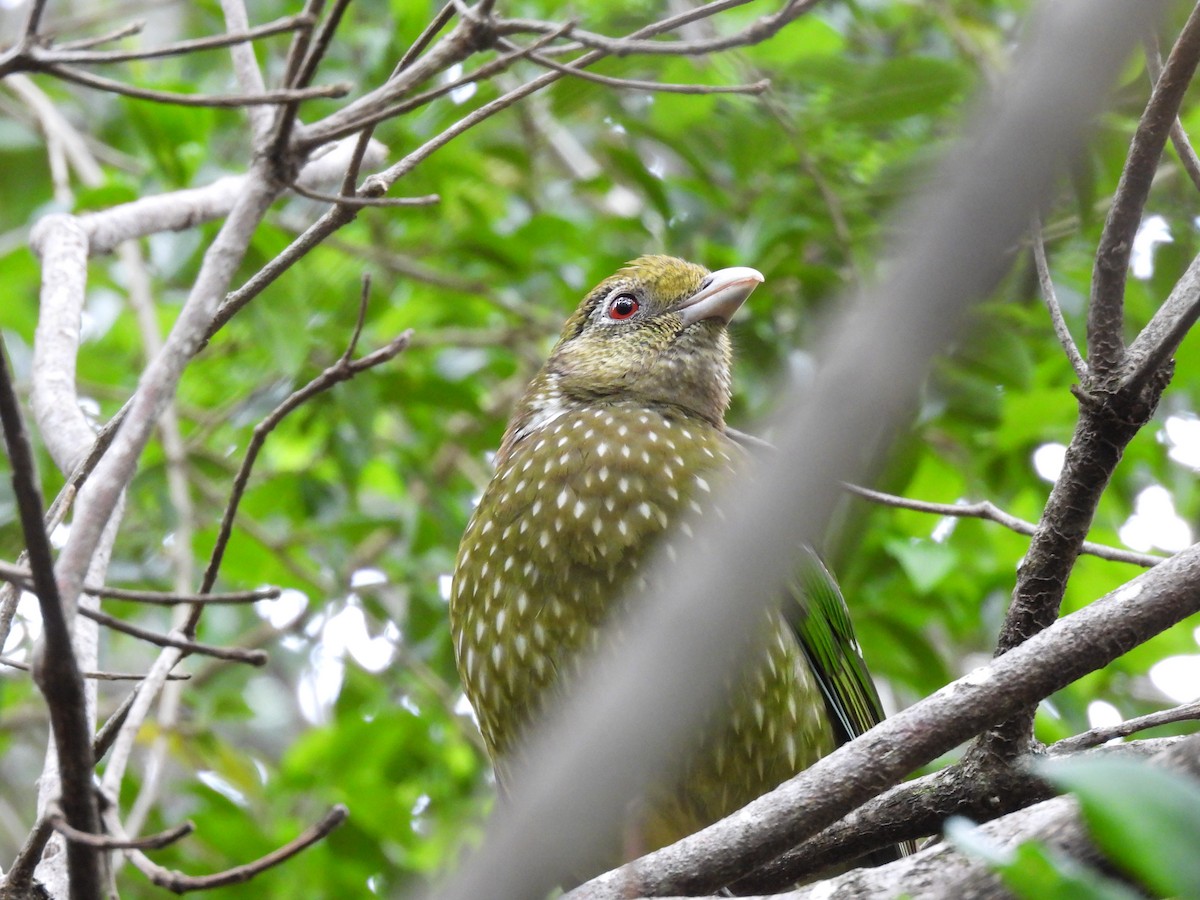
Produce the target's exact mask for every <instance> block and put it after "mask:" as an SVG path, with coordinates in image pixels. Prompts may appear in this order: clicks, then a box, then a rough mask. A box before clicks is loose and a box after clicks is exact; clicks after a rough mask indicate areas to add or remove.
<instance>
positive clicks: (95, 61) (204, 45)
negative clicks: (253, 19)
mask: <svg viewBox="0 0 1200 900" xmlns="http://www.w3.org/2000/svg"><path fill="white" fill-rule="evenodd" d="M312 24H313V19H312V17H311V16H308V15H305V14H304V13H301V14H299V15H295V16H284V17H283V18H281V19H275V20H274V21H273V22H268V23H266V24H265V25H256V26H255V27H253V28H247V29H246V30H245V31H232V32H226V33H225V34H214V35H210V36H209V37H202V38H194V39H192V40H188V41H176V42H175V43H171V44H164V45H163V46H161V47H152V48H150V49H149V50H81V49H71V48H68V47H67V45H65V44H64V45H62V46H59V47H49V48H47V49H45V50H42V51H38V52H37V53H36V55H35V59H37V60H38V61H39V62H46V63H57V64H67V65H81V64H87V65H101V64H105V63H118V62H130V61H132V60H142V59H162V58H163V57H168V56H182V55H183V54H185V53H196V52H197V51H200V50H216V49H219V48H221V47H229V46H231V45H233V44H244V43H246V42H248V41H256V40H258V39H259V38H265V37H270V36H271V35H275V34H283V33H284V32H287V31H294V30H295V29H298V28H310V27H311V26H312ZM134 30H135V32H136V31H137V30H140V25H139V26H138V27H136V28H135V29H134ZM130 33H131V32H130V30H129V28H124V29H122V30H121V31H120V32H115V33H113V34H111V35H105V36H104V37H103V38H90V39H89V41H92V42H101V41H103V42H107V41H110V40H114V39H116V38H120V37H126V36H128V34H130Z"/></svg>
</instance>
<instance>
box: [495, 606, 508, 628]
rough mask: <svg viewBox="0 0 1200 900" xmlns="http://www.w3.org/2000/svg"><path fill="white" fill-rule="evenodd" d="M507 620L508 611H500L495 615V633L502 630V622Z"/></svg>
mask: <svg viewBox="0 0 1200 900" xmlns="http://www.w3.org/2000/svg"><path fill="white" fill-rule="evenodd" d="M507 618H508V610H506V609H501V610H500V612H498V613H497V614H496V631H497V632H500V631H503V630H504V622H505V620H506V619H507Z"/></svg>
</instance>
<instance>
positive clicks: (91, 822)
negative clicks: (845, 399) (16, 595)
mask: <svg viewBox="0 0 1200 900" xmlns="http://www.w3.org/2000/svg"><path fill="white" fill-rule="evenodd" d="M35 5H37V4H35ZM31 15H32V13H31ZM0 424H2V425H3V428H4V442H5V446H6V447H7V448H8V458H9V461H10V463H11V465H12V481H13V493H14V495H15V497H16V501H17V510H18V513H19V515H20V519H21V529H22V531H23V532H24V535H25V545H26V547H27V548H28V551H29V565H30V571H31V574H32V577H33V583H34V588H35V592H36V594H37V598H38V607H39V609H40V610H41V614H42V630H43V634H44V641H45V646H44V647H43V648H40V650H39V653H38V656H37V659H36V663H35V668H34V680H35V681H36V682H37V686H38V688H39V689H40V690H41V692H42V694H43V695H45V697H46V706H47V707H48V709H49V711H50V722H51V725H52V727H53V732H54V746H55V749H56V750H57V753H58V762H59V771H60V773H61V777H62V804H63V808H64V810H65V811H66V815H67V819H68V820H69V821H70V822H71V824H72V825H74V826H75V827H76V828H78V829H79V830H80V831H87V832H91V833H93V834H94V833H96V832H97V831H99V826H100V819H99V814H98V812H97V810H96V801H95V797H94V795H93V794H92V788H91V781H92V740H91V729H90V728H89V726H88V718H87V702H86V700H85V693H84V687H83V676H82V674H81V673H80V671H79V666H78V664H77V663H76V659H75V649H74V647H72V645H71V623H70V621H69V620H68V618H67V615H66V608H65V606H66V604H64V602H63V598H62V597H61V596H60V594H59V588H58V583H57V580H56V579H55V577H54V557H53V555H52V553H51V551H50V540H49V538H48V537H47V536H46V530H45V527H44V525H43V524H42V510H43V504H42V491H41V488H40V487H39V483H38V479H37V469H36V466H35V464H34V461H33V448H32V446H31V445H30V443H29V436H28V434H27V433H26V431H25V422H24V420H23V418H22V416H21V406H20V403H19V402H18V400H17V394H16V391H15V390H14V389H13V381H12V371H11V369H10V368H9V363H8V350H7V349H6V348H5V346H4V341H3V338H2V337H0ZM67 852H68V857H67V870H68V872H69V873H70V879H71V900H92V898H95V900H99V898H100V859H99V857H98V856H97V854H96V853H95V851H94V850H92V849H91V848H89V847H83V846H80V845H72V846H70V847H68V848H67Z"/></svg>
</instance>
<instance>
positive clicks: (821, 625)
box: [785, 551, 883, 744]
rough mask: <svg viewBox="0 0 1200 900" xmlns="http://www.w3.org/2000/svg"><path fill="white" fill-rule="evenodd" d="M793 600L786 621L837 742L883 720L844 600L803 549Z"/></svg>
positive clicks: (830, 578)
mask: <svg viewBox="0 0 1200 900" xmlns="http://www.w3.org/2000/svg"><path fill="white" fill-rule="evenodd" d="M805 556H806V557H807V559H805V560H804V563H803V565H802V566H801V569H800V571H799V573H798V574H797V575H796V589H797V590H796V592H795V594H796V596H795V597H794V598H791V602H789V603H787V604H786V606H785V614H786V616H787V618H788V621H789V623H790V624H791V626H792V628H793V629H794V630H795V632H796V636H797V637H798V638H799V639H800V645H801V647H803V649H804V655H805V656H806V657H807V658H808V663H809V665H810V666H811V667H812V671H813V674H814V675H815V676H816V678H817V682H818V683H819V684H820V686H821V693H822V694H823V695H824V696H825V703H826V705H827V706H828V707H829V714H830V719H831V721H832V722H833V723H834V727H835V730H836V732H837V736H838V743H839V744H842V743H845V742H846V741H849V740H851V739H853V738H855V737H857V736H858V735H860V734H862V733H863V732H864V731H867V730H868V729H870V728H871V727H872V726H874V725H877V724H878V723H879V722H881V721H883V704H882V703H880V700H879V692H878V691H876V689H875V683H874V682H873V681H872V680H871V675H870V673H869V672H868V671H867V666H866V663H865V662H863V658H862V651H861V650H859V647H858V641H857V640H856V639H855V637H854V626H853V625H851V623H850V611H849V610H848V609H847V608H846V600H845V598H843V597H842V592H841V590H840V589H839V588H838V586H837V582H836V581H834V580H833V575H831V574H830V572H829V570H828V569H826V568H825V566H824V564H823V563H822V562H821V560H820V559H819V558H817V555H816V554H815V553H813V552H812V551H806V553H805Z"/></svg>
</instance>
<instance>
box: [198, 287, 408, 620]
mask: <svg viewBox="0 0 1200 900" xmlns="http://www.w3.org/2000/svg"><path fill="white" fill-rule="evenodd" d="M360 308H361V307H360ZM361 325H362V319H361V313H360V319H359V328H361ZM411 337H412V332H411V331H406V332H404V333H403V334H401V335H400V336H399V337H397V338H395V339H394V340H393V341H392V342H391V343H389V344H387V345H386V346H384V347H381V348H380V349H378V350H375V351H374V352H372V353H369V354H367V355H366V356H364V357H363V358H362V359H358V360H351V359H349V357H348V355H347V354H343V355H342V356H341V357H340V358H339V359H338V361H337V362H336V363H334V364H333V365H332V366H330V367H329V368H327V369H325V371H323V372H322V373H321V374H320V375H318V376H317V377H316V378H314V379H313V380H312V381H310V382H309V383H308V384H306V385H305V386H304V387H302V388H300V390H298V391H295V392H293V393H292V394H291V396H289V397H288V398H287V399H285V400H284V401H283V402H282V403H280V404H279V405H278V406H277V407H275V409H273V410H271V413H270V414H269V415H268V416H267V417H266V418H265V419H263V420H262V421H261V422H259V423H258V425H256V426H255V427H254V434H253V436H252V437H251V439H250V443H249V445H248V446H247V447H246V456H245V457H244V458H243V460H242V465H241V467H240V468H239V469H238V473H237V476H236V477H235V478H234V481H233V489H232V491H231V492H230V497H229V503H228V504H227V505H226V507H225V513H224V515H223V516H222V517H221V526H220V529H219V530H218V533H217V538H216V541H215V542H214V545H213V550H212V555H211V556H210V558H209V561H208V567H207V568H206V569H205V570H204V577H203V578H202V579H201V582H200V593H202V594H203V593H206V592H207V591H210V590H212V586H213V585H214V584H215V583H216V580H217V572H218V571H219V570H220V568H221V559H222V557H223V556H224V554H225V547H226V545H227V544H228V543H229V538H230V536H231V535H232V534H233V522H234V519H235V517H236V516H237V508H238V504H239V503H240V502H241V499H242V494H243V493H245V490H246V484H247V482H249V480H250V472H251V470H252V469H253V468H254V463H255V461H256V460H257V459H258V454H259V451H260V450H261V449H262V447H263V444H264V443H266V440H267V437H268V436H269V435H270V433H271V432H272V431H274V430H275V427H276V426H277V425H278V424H279V423H280V422H282V421H283V420H284V419H285V418H286V417H287V416H288V414H289V413H291V412H292V411H293V410H295V409H296V408H297V407H299V406H300V405H302V404H303V403H305V402H307V401H308V400H311V399H312V398H313V397H315V396H317V395H318V394H320V393H322V392H323V391H327V390H329V389H330V388H331V387H333V386H334V385H336V384H339V383H341V382H343V381H346V380H348V379H350V378H353V377H354V376H355V375H357V374H358V373H359V372H362V371H365V370H366V369H369V368H371V367H372V366H377V365H379V364H380V363H383V362H387V361H388V360H390V359H392V358H393V357H395V356H396V355H397V354H399V353H400V352H401V351H403V350H404V349H405V348H406V347H407V346H408V342H409V340H410V339H411ZM357 339H358V329H356V330H355V334H354V337H353V338H352V339H351V346H353V344H354V343H355V342H356V341H357ZM194 622H195V616H193V617H192V620H191V622H190V623H189V628H188V630H189V631H190V630H191V627H194Z"/></svg>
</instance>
